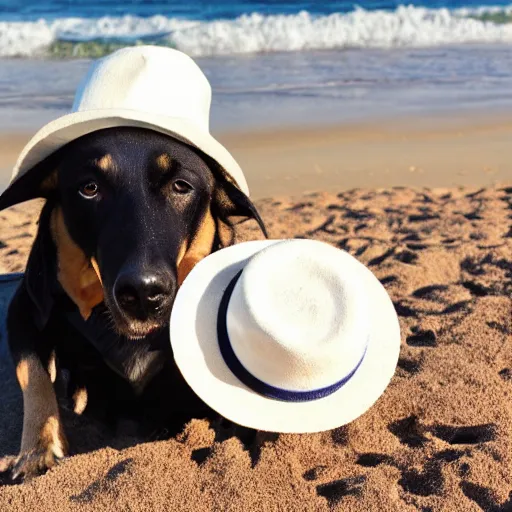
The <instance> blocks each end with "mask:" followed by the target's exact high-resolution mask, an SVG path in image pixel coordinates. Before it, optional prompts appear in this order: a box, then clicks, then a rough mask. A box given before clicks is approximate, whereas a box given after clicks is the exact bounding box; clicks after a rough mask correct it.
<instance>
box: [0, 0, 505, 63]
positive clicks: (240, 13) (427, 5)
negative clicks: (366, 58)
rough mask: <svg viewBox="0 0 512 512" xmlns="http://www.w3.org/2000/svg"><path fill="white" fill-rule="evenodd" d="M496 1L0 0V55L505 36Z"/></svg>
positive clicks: (221, 50) (265, 49)
mask: <svg viewBox="0 0 512 512" xmlns="http://www.w3.org/2000/svg"><path fill="white" fill-rule="evenodd" d="M511 19H512V5H509V4H507V3H503V4H501V2H500V0H418V1H415V2H412V3H407V4H401V3H400V2H398V1H395V0H364V1H362V2H359V3H357V4H354V3H353V2H350V1H345V0H344V1H331V2H329V1H317V2H304V1H296V2H290V1H288V2H285V1H272V0H266V1H261V0H260V1H257V0H242V1H237V2H229V1H227V0H217V1H216V2H205V1H202V0H201V1H195V2H188V1H185V0H176V1H172V2H170V1H169V2H162V1H151V0H132V1H130V2H121V1H115V0H91V1H83V2H77V1H70V0H68V1H65V0H43V1H41V2H37V1H33V0H32V1H18V0H0V57H2V56H3V57H61V58H62V57H65V58H83V57H98V56H101V55H104V54H106V53H109V52H111V51H112V50H114V49H116V48H119V47H121V46H125V45H132V44H143V43H148V42H149V43H152V44H160V45H165V46H172V47H176V48H178V49H180V50H183V51H185V52H186V53H188V54H190V55H194V56H215V55H232V54H254V53H269V52H278V51H290V52H291V51H305V50H326V49H344V48H403V47H428V46H439V45H446V44H466V43H485V44H488V43H507V44H508V43H510V42H512V25H511V24H510V21H511Z"/></svg>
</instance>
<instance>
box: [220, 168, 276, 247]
mask: <svg viewBox="0 0 512 512" xmlns="http://www.w3.org/2000/svg"><path fill="white" fill-rule="evenodd" d="M215 165H216V164H215ZM214 176H215V178H216V179H215V191H214V195H213V198H212V204H211V212H212V215H213V218H214V219H215V222H216V225H217V232H216V240H215V244H214V249H221V248H223V247H228V246H230V245H232V244H233V243H234V241H235V226H236V224H235V223H234V218H236V217H238V218H241V219H242V221H243V220H250V219H252V220H255V221H256V222H257V223H258V226H259V227H260V229H261V231H262V233H263V234H264V235H265V238H268V234H267V229H266V227H265V224H264V222H263V220H262V219H261V217H260V214H259V213H258V210H257V209H256V207H255V206H254V204H253V203H252V201H251V200H250V199H249V198H248V197H247V196H246V195H245V194H244V193H243V192H242V191H241V190H240V189H239V188H238V187H237V186H236V185H235V184H234V183H233V181H232V180H231V179H230V178H229V177H228V176H227V174H226V173H225V172H224V171H223V170H222V169H220V168H219V166H218V165H216V169H214Z"/></svg>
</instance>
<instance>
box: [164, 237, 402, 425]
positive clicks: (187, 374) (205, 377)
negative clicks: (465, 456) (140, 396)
mask: <svg viewBox="0 0 512 512" xmlns="http://www.w3.org/2000/svg"><path fill="white" fill-rule="evenodd" d="M170 332H171V344H172V348H173V352H174V358H175V360H176V363H177V365H178V367H179V369H180V371H181V373H182V374H183V377H184V378H185V380H186V381H187V382H188V384H189V385H190V387H191V388H192V389H193V390H194V391H195V393H196V394H197V395H198V396H199V397H200V398H201V399H202V400H203V401H204V402H206V403H207V404H208V405H209V406H210V407H212V408H213V409H214V410H216V411H217V412H218V413H220V414H221V415H222V416H224V417H226V418H228V419H230V420H232V421H234V422H235V423H238V424H241V425H244V426H247V427H251V428H256V429H260V430H267V431H273V432H319V431H322V430H328V429H332V428H335V427H338V426H340V425H344V424H346V423H349V422H350V421H352V420H354V419H356V418H357V417H358V416H360V415H361V414H363V413H364V412H365V411H366V410H367V409H369V408H370V407H371V405H372V404H373V403H374V402H375V401H376V400H377V399H378V398H379V396H380V395H381V394H382V393H383V392H384V390H385V388H386V386H387V385H388V383H389V381H390V379H391V377H392V376H393V374H394V371H395V368H396V364H397V360H398V353H399V349H400V328H399V324H398V319H397V315H396V312H395V309H394V307H393V304H392V302H391V300H390V298H389V296H388V294H387V293H386V290H385V289H384V287H383V286H382V285H381V283H380V282H379V281H378V280H377V278H376V277H375V276H374V275H373V274H372V273H371V272H370V270H368V269H367V268H366V267H365V266H364V265H363V264H361V263H359V262H358V261H357V260H356V259H355V258H354V257H352V256H351V255H349V254H348V253H346V252H344V251H342V250H339V249H336V248H334V247H332V246H330V245H328V244H325V243H323V242H318V241H313V240H285V241H283V240H265V241H252V242H245V243H241V244H238V245H234V246H232V247H228V248H226V249H222V250H220V251H218V252H216V253H213V254H211V255H210V256H207V257H206V258H205V259H203V260H202V261H201V262H199V263H198V264H197V265H196V266H195V267H194V269H193V270H192V271H191V273H190V274H189V275H188V277H187V278H186V279H185V281H184V283H183V284H182V286H181V288H180V290H179V291H178V294H177V297H176V300H175V303H174V306H173V310H172V314H171V322H170Z"/></svg>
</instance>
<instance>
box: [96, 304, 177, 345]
mask: <svg viewBox="0 0 512 512" xmlns="http://www.w3.org/2000/svg"><path fill="white" fill-rule="evenodd" d="M172 302H174V301H169V302H168V304H167V305H166V306H165V307H162V308H161V309H160V310H159V311H158V312H157V313H156V314H154V315H152V316H151V317H147V318H143V319H140V318H134V317H132V316H130V315H127V314H126V313H125V312H124V311H123V310H122V309H121V308H120V307H119V306H118V305H117V304H116V302H115V301H113V300H112V299H110V297H108V298H107V297H105V304H106V306H107V308H108V310H109V313H110V316H111V319H112V327H113V328H114V329H115V331H116V332H117V333H118V334H119V335H121V336H124V337H126V338H128V339H131V340H140V339H142V338H145V337H146V336H149V335H152V334H155V333H157V332H159V331H162V330H163V329H165V328H166V327H167V326H168V325H169V319H170V316H171V309H172Z"/></svg>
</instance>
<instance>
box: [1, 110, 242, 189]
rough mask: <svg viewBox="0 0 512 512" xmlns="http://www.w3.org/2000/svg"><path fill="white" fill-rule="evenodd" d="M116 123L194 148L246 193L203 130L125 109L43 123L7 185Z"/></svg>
mask: <svg viewBox="0 0 512 512" xmlns="http://www.w3.org/2000/svg"><path fill="white" fill-rule="evenodd" d="M120 126H124V127H139V128H148V129H151V130H154V131H157V132H160V133H164V134H167V135H171V136H172V137H175V138H176V139H178V140H181V141H183V142H185V143H186V144H190V145H192V146H194V147H196V148H198V149H199V150H201V151H202V152H203V153H205V154H207V155H208V156H210V157H211V158H213V159H214V160H215V161H216V162H217V163H218V164H219V165H220V166H221V167H222V168H223V169H224V170H225V171H226V172H227V173H228V174H229V176H231V177H232V178H233V179H234V181H235V183H236V184H237V185H238V187H239V188H240V190H242V192H244V193H245V194H247V195H249V187H248V186H247V181H246V179H245V176H244V174H243V172H242V170H241V169H240V166H239V165H238V164H237V162H236V160H235V159H234V158H233V156H232V155H231V154H230V153H229V151H228V150H227V149H226V148H225V147H224V146H223V145H222V144H220V142H218V141H217V140H216V139H215V138H214V137H213V136H212V135H211V134H210V133H209V132H208V131H207V130H205V129H202V128H201V127H199V126H197V125H196V124H194V123H192V122H191V121H189V120H188V119H185V118H180V117H168V116H163V115H158V114H154V113H151V112H142V111H138V110H129V109H101V110H88V111H84V112H73V113H71V114H67V115H65V116H62V117H59V118H58V119H55V120H54V121H51V122H50V123H48V124H46V125H45V126H43V128H41V129H40V130H39V131H38V132H37V133H36V134H35V135H34V137H32V139H31V140H30V141H29V142H28V144H27V145H26V146H25V147H24V149H23V151H22V152H21V154H20V156H19V158H18V161H17V163H16V165H15V167H14V170H13V174H12V178H11V184H12V183H13V182H14V181H16V180H17V179H19V178H21V177H22V176H23V175H25V174H26V173H27V172H28V171H29V170H30V169H31V168H32V167H34V166H35V165H36V164H38V163H39V162H41V161H42V160H44V159H45V158H46V157H48V156H50V155H51V154H52V153H54V152H55V151H57V150H58V149H60V148H61V147H63V146H65V145H66V144H68V143H69V142H71V141H73V140H75V139H78V138H79V137H82V136H83V135H87V134H88V133H92V132H95V131H98V130H103V129H105V128H114V127H120Z"/></svg>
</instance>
